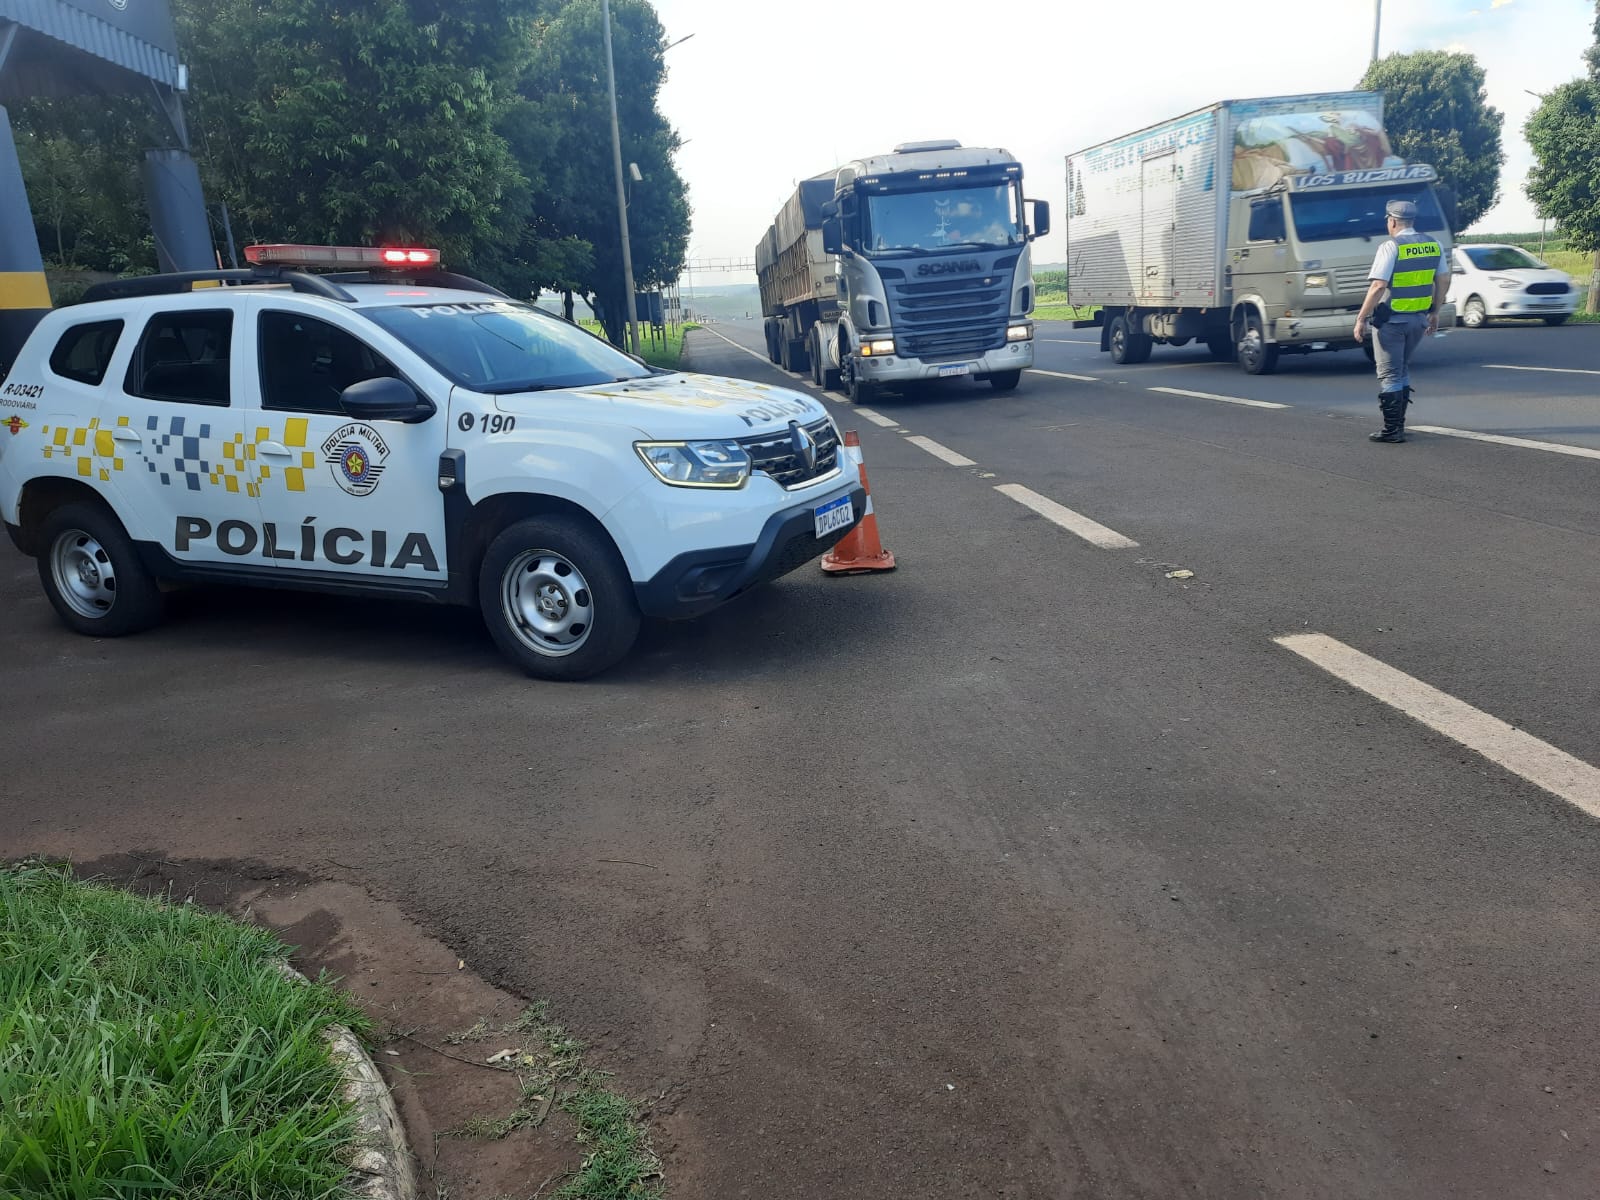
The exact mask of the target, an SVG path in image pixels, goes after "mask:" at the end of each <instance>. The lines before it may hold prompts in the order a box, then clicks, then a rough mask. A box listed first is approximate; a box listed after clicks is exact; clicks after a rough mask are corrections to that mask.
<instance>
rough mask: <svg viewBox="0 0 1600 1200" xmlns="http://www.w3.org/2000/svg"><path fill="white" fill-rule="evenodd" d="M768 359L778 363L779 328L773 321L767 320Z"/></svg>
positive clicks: (774, 363) (775, 363)
mask: <svg viewBox="0 0 1600 1200" xmlns="http://www.w3.org/2000/svg"><path fill="white" fill-rule="evenodd" d="M767 361H768V362H770V363H771V364H772V365H773V366H777V365H778V330H777V327H776V326H775V325H774V324H773V323H772V322H771V321H768V322H767Z"/></svg>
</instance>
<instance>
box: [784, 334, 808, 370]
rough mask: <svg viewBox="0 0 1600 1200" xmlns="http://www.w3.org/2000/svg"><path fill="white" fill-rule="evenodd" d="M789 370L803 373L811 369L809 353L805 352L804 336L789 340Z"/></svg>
mask: <svg viewBox="0 0 1600 1200" xmlns="http://www.w3.org/2000/svg"><path fill="white" fill-rule="evenodd" d="M789 370H791V371H793V372H794V373H795V374H796V375H805V374H807V373H809V372H810V370H811V355H809V354H807V353H806V342H805V339H804V338H792V339H790V340H789Z"/></svg>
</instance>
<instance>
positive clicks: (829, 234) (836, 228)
mask: <svg viewBox="0 0 1600 1200" xmlns="http://www.w3.org/2000/svg"><path fill="white" fill-rule="evenodd" d="M822 252H823V253H824V254H843V253H844V223H843V222H842V221H840V220H839V218H838V217H829V218H828V219H827V220H826V221H824V222H823V223H822Z"/></svg>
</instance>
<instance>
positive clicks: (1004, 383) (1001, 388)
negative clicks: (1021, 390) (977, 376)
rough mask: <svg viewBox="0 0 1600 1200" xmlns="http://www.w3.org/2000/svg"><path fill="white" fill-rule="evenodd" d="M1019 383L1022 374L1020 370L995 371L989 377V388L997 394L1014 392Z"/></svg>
mask: <svg viewBox="0 0 1600 1200" xmlns="http://www.w3.org/2000/svg"><path fill="white" fill-rule="evenodd" d="M1021 382H1022V372H1021V371H1020V370H1018V371H996V372H995V373H994V374H993V375H991V376H989V386H990V387H992V388H993V389H994V390H995V391H997V392H1013V391H1016V388H1017V384H1019V383H1021Z"/></svg>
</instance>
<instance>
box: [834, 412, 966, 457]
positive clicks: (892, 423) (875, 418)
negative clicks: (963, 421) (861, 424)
mask: <svg viewBox="0 0 1600 1200" xmlns="http://www.w3.org/2000/svg"><path fill="white" fill-rule="evenodd" d="M855 412H856V414H857V415H858V416H862V417H865V418H866V419H867V420H869V421H871V422H872V423H873V424H874V425H878V426H881V427H882V428H884V429H895V428H897V427H898V426H899V424H900V422H899V421H896V420H894V419H893V418H891V417H886V416H884V415H883V414H882V413H881V412H874V411H873V410H872V409H870V408H862V407H861V406H860V405H859V404H858V405H856V406H855ZM922 440H923V441H927V440H928V439H927V438H923V439H922ZM923 449H924V450H926V449H927V447H926V446H924V447H923ZM940 449H943V447H940ZM956 457H957V458H959V457H961V456H960V455H957V456H956Z"/></svg>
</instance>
